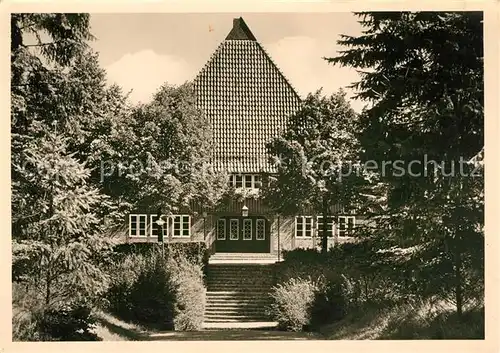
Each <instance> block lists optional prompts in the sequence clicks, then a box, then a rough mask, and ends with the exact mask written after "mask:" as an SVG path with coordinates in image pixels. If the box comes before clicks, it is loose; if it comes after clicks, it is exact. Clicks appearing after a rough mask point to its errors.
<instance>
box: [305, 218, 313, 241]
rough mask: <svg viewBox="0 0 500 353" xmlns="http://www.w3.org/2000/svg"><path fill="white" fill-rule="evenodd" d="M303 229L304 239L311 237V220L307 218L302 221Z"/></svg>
mask: <svg viewBox="0 0 500 353" xmlns="http://www.w3.org/2000/svg"><path fill="white" fill-rule="evenodd" d="M304 227H305V232H304V233H305V234H304V235H305V236H306V237H311V236H312V218H311V217H307V218H305V219H304Z"/></svg>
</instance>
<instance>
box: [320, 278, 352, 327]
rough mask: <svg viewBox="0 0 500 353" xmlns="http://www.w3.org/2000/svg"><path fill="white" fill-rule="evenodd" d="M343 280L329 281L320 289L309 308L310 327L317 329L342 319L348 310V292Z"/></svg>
mask: <svg viewBox="0 0 500 353" xmlns="http://www.w3.org/2000/svg"><path fill="white" fill-rule="evenodd" d="M344 279H345V277H344V278H342V277H341V278H339V279H336V280H330V281H329V282H327V283H326V284H325V285H323V286H322V288H320V289H319V290H318V291H317V292H316V294H315V297H314V302H313V305H312V307H311V326H312V327H314V328H319V326H321V325H325V324H330V323H333V322H335V321H338V320H341V319H343V318H344V317H345V316H346V315H347V313H348V310H349V309H350V307H349V306H350V301H351V300H350V298H349V295H350V291H349V288H348V286H347V283H348V282H347V281H346V280H344Z"/></svg>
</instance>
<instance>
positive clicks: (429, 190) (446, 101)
mask: <svg viewBox="0 0 500 353" xmlns="http://www.w3.org/2000/svg"><path fill="white" fill-rule="evenodd" d="M357 16H358V17H359V18H360V23H361V25H362V26H363V27H364V31H363V34H362V35H360V36H358V37H352V36H342V38H341V39H340V40H339V41H338V43H339V44H340V45H342V46H343V47H345V50H343V51H341V52H340V54H339V55H338V56H337V57H334V58H328V59H327V60H328V61H329V62H331V63H333V64H339V65H343V66H350V67H353V68H355V69H357V70H358V71H359V72H360V74H361V80H360V81H359V82H356V83H354V84H353V85H352V87H353V88H355V89H357V91H358V97H359V98H361V99H364V100H366V101H367V102H369V103H370V106H369V107H368V108H367V109H366V110H365V111H364V113H363V114H362V115H361V117H360V126H362V131H361V133H360V142H361V146H362V151H363V153H362V160H363V162H366V161H368V160H370V161H374V162H375V163H377V165H378V166H379V170H378V174H379V178H380V180H381V181H382V182H384V183H385V184H386V185H387V188H388V189H387V190H388V199H387V207H388V212H387V215H389V216H390V217H386V218H385V221H383V222H381V225H382V227H381V229H382V234H383V236H384V237H392V238H393V239H395V240H396V241H397V242H399V243H400V244H401V243H403V244H405V245H410V244H413V245H415V244H416V245H420V249H421V251H420V252H418V253H416V254H415V258H416V259H423V258H426V262H425V263H419V265H416V266H417V270H418V271H420V272H421V273H424V272H427V273H429V271H430V273H431V275H428V276H427V278H429V277H433V279H436V282H434V285H435V287H434V288H433V294H436V293H440V294H442V295H444V296H446V297H449V296H450V294H453V301H454V302H455V304H456V307H457V312H458V313H459V314H461V313H462V310H463V306H464V301H465V299H466V297H465V296H464V286H466V284H467V282H468V281H472V280H473V278H476V279H477V278H478V277H477V276H476V277H473V276H472V273H474V274H475V275H479V278H482V277H483V276H484V275H483V274H481V268H482V265H481V264H482V261H483V256H484V255H483V253H484V244H483V243H484V235H483V232H482V228H483V227H482V225H483V197H482V195H483V193H484V190H483V176H482V173H481V172H480V170H476V167H475V165H474V163H472V162H471V160H472V159H473V158H474V157H475V156H476V155H478V153H480V151H481V150H482V148H483V135H484V131H483V122H484V114H483V95H484V89H483V30H482V15H481V13H474V12H461V13H458V12H457V13H440V12H414V13H411V12H397V13H396V12H377V13H358V14H357ZM398 160H399V161H401V162H400V165H399V166H397V165H395V163H394V161H398ZM384 161H389V162H392V163H390V164H389V165H388V166H387V165H386V167H387V168H386V169H385V170H383V169H380V166H381V165H382V163H383V162H384ZM401 165H403V166H404V168H401ZM410 168H411V169H410ZM476 171H479V173H475V172H476ZM474 174H476V175H474ZM479 282H481V280H479Z"/></svg>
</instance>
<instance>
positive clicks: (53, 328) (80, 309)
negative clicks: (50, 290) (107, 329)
mask: <svg viewBox="0 0 500 353" xmlns="http://www.w3.org/2000/svg"><path fill="white" fill-rule="evenodd" d="M95 327H96V326H95V319H94V317H93V316H92V315H91V309H90V308H89V307H88V306H87V305H85V304H73V305H68V306H65V307H62V308H59V309H49V310H45V311H44V312H43V314H42V315H41V317H40V319H39V321H38V330H39V332H40V335H41V337H42V338H44V339H43V340H47V341H48V340H56V341H100V339H99V337H98V336H97V335H96V334H95V333H94V332H92V330H93V329H95Z"/></svg>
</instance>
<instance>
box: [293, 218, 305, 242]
mask: <svg viewBox="0 0 500 353" xmlns="http://www.w3.org/2000/svg"><path fill="white" fill-rule="evenodd" d="M303 222H304V219H303V218H302V217H295V236H296V237H302V236H303V235H304V234H303V231H304V227H303Z"/></svg>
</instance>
